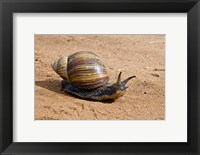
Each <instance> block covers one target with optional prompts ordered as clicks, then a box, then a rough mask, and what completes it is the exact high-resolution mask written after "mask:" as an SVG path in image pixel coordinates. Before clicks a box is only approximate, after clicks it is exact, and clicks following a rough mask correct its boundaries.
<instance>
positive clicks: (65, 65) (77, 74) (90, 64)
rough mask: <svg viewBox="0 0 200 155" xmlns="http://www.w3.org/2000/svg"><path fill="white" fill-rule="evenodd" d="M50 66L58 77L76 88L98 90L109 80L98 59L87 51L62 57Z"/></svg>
mask: <svg viewBox="0 0 200 155" xmlns="http://www.w3.org/2000/svg"><path fill="white" fill-rule="evenodd" d="M51 66H52V68H53V70H54V71H55V72H56V73H57V74H58V75H60V76H61V77H62V78H63V79H65V80H66V81H68V82H69V83H71V84H72V85H74V86H76V87H78V88H83V89H94V88H98V87H100V86H103V85H105V84H106V83H107V82H108V80H109V77H108V74H107V71H106V68H105V66H104V65H103V63H102V62H101V60H100V58H99V57H98V56H97V55H96V54H94V53H92V52H88V51H81V52H76V53H74V54H71V55H69V56H68V57H66V56H64V57H62V58H60V59H59V60H58V61H55V62H53V63H52V65H51Z"/></svg>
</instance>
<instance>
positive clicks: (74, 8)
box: [0, 0, 200, 155]
mask: <svg viewBox="0 0 200 155" xmlns="http://www.w3.org/2000/svg"><path fill="white" fill-rule="evenodd" d="M50 12H51V13H57V12H59V13H62V12H65V13H66V12H79V13H83V12H90V13H92V12H102V13H105V12H108V13H117V12H118V13H124V12H126V13H127V12H132V13H139V12H140V13H187V18H188V19H187V25H188V29H187V34H188V39H187V42H188V49H187V50H188V52H187V54H188V58H187V60H188V65H187V69H188V75H187V76H188V81H187V82H188V83H187V85H188V90H187V91H188V101H187V102H188V120H187V121H188V142H187V143H121V142H119V143H54V142H52V143H41V142H40V143H20V142H17V143H16V142H13V140H12V139H13V129H12V127H13V105H12V104H13V13H50ZM0 34H2V35H0V86H1V87H0V153H1V154H16V155H18V154H22V153H23V154H49V153H51V154H64V153H65V154H86V153H95V154H99V155H100V154H104V155H106V154H118V155H120V154H130V153H131V154H135V155H137V154H138V155H139V154H140V155H142V154H155V153H156V154H157V153H159V154H163V155H164V154H171V155H172V154H173V155H175V154H183V155H186V154H191V155H192V154H200V142H199V141H200V106H199V100H200V91H199V89H200V82H199V80H198V79H199V77H200V71H198V70H199V69H200V54H198V52H199V50H200V41H199V39H200V2H199V0H125V1H123V0H107V1H106V0H82V1H81V0H57V1H56V0H0Z"/></svg>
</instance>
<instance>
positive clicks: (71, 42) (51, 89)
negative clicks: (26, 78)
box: [35, 35, 165, 120]
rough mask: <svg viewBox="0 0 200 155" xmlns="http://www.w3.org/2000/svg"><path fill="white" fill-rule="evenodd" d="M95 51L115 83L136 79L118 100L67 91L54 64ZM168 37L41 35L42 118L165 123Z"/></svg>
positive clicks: (38, 105)
mask: <svg viewBox="0 0 200 155" xmlns="http://www.w3.org/2000/svg"><path fill="white" fill-rule="evenodd" d="M85 50H86V51H93V52H94V53H96V54H97V55H99V57H100V58H101V60H102V61H103V62H104V64H105V66H106V68H107V72H108V74H109V77H110V82H115V81H116V78H117V75H118V74H119V72H120V71H122V79H125V78H127V77H129V76H131V75H135V76H136V78H135V79H132V80H131V81H130V82H129V83H128V87H129V88H128V89H127V90H126V93H125V94H124V96H122V97H121V98H119V99H117V100H116V101H115V102H98V101H88V100H83V99H79V98H76V97H75V96H72V95H70V94H67V93H65V92H63V91H62V90H61V84H60V81H61V80H62V79H61V78H60V77H59V76H58V75H57V74H56V73H55V72H54V71H53V70H52V68H51V66H50V64H51V62H52V61H54V60H57V59H59V58H60V57H62V56H64V55H69V54H71V53H74V52H77V51H85ZM164 83H165V35H35V119H36V120H163V119H165V94H164V92H165V91H164V89H165V87H164Z"/></svg>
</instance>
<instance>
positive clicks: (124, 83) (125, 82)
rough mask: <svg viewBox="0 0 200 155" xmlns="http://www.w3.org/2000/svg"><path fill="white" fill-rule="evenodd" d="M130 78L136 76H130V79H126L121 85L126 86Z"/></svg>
mask: <svg viewBox="0 0 200 155" xmlns="http://www.w3.org/2000/svg"><path fill="white" fill-rule="evenodd" d="M132 78H136V76H130V77H128V78H127V79H126V80H124V81H123V82H122V83H123V85H124V86H125V85H126V84H127V82H128V81H129V80H130V79H132Z"/></svg>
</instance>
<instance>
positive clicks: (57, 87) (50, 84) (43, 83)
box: [35, 80, 114, 104]
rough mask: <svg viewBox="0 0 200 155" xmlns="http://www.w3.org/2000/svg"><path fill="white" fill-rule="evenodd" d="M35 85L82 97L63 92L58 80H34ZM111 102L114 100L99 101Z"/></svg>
mask: <svg viewBox="0 0 200 155" xmlns="http://www.w3.org/2000/svg"><path fill="white" fill-rule="evenodd" d="M35 85H36V86H39V87H42V88H44V89H47V90H50V91H52V92H56V93H59V94H63V95H66V96H70V97H74V98H79V99H82V98H80V97H77V96H74V95H72V94H70V93H67V92H64V91H63V90H62V86H61V81H59V80H55V81H35ZM82 100H83V99H82ZM84 100H87V101H93V102H98V101H96V100H91V99H84ZM112 102H114V100H106V101H101V103H105V104H109V103H112Z"/></svg>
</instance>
